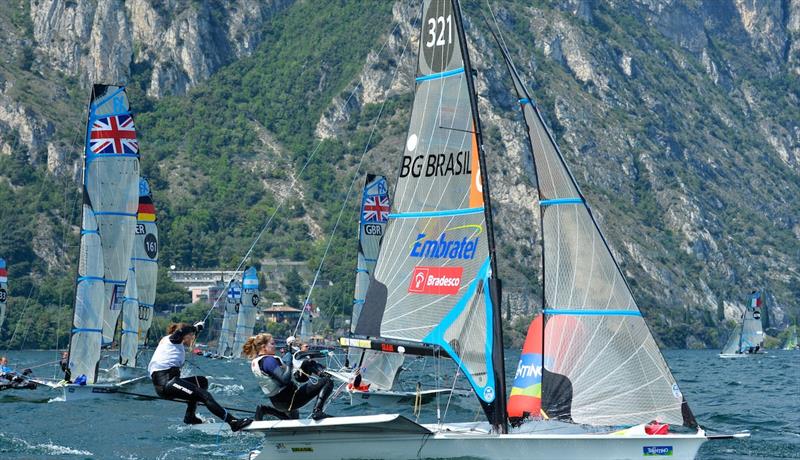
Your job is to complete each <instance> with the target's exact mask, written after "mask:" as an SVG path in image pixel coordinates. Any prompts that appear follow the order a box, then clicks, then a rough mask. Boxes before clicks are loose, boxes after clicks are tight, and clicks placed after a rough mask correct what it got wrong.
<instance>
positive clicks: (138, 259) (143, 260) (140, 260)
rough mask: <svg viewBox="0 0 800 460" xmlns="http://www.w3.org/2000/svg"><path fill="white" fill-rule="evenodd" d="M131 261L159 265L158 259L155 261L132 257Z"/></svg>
mask: <svg viewBox="0 0 800 460" xmlns="http://www.w3.org/2000/svg"><path fill="white" fill-rule="evenodd" d="M131 260H137V261H139V262H152V263H154V264H157V263H158V259H155V260H153V259H145V258H142V257H131Z"/></svg>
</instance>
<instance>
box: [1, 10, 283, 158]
mask: <svg viewBox="0 0 800 460" xmlns="http://www.w3.org/2000/svg"><path fill="white" fill-rule="evenodd" d="M291 4H292V0H268V1H261V0H237V1H231V2H222V3H221V4H220V6H221V8H219V7H217V6H213V7H212V5H210V4H209V3H206V2H193V1H188V0H168V1H152V0H130V1H123V0H103V1H95V0H31V1H30V3H29V4H25V3H24V2H19V3H18V4H13V3H12V4H8V5H5V7H3V8H5V10H6V11H7V12H8V14H9V15H13V16H12V17H13V18H15V19H16V22H17V23H16V24H15V23H14V21H13V20H12V21H7V20H8V19H9V17H7V18H6V21H0V30H2V31H3V35H5V36H7V37H8V38H9V39H8V40H4V41H3V44H4V45H5V48H6V49H7V50H8V51H9V57H12V56H13V57H14V58H16V59H17V60H18V61H19V62H21V63H22V64H23V65H22V67H23V68H24V69H25V70H29V71H32V73H33V76H30V75H27V76H24V77H23V76H21V75H18V74H15V73H14V72H2V73H0V127H3V128H5V129H4V131H6V132H15V133H16V136H15V139H13V140H9V139H0V153H5V154H9V153H10V152H11V150H12V149H17V148H20V147H24V148H26V149H27V150H28V153H29V155H30V157H31V161H32V162H34V163H38V162H39V161H42V160H46V161H47V164H48V167H49V168H50V170H51V171H53V172H54V171H60V170H62V169H64V168H66V169H70V170H72V169H74V162H75V161H77V159H76V158H75V157H74V156H72V160H73V162H72V164H70V165H68V166H66V165H64V164H62V163H60V161H61V158H60V156H59V155H58V154H55V155H50V154H47V156H46V157H44V155H45V153H44V151H45V150H47V151H54V152H58V151H60V152H63V151H64V150H65V149H69V148H70V146H68V145H64V144H63V143H59V142H58V141H57V138H58V137H59V136H58V135H57V133H56V126H55V124H54V120H52V119H51V118H52V116H53V115H52V114H44V113H41V112H42V111H41V110H40V108H39V107H31V106H28V107H25V106H23V105H22V104H21V103H20V102H19V100H18V99H21V97H20V94H19V93H20V92H24V91H25V90H24V89H23V90H19V89H16V90H15V85H17V84H18V83H22V84H23V85H26V86H27V85H28V84H27V82H20V81H19V80H18V78H19V77H22V78H25V79H32V80H34V81H36V82H37V83H42V84H45V83H46V82H47V81H56V80H58V79H63V78H65V77H66V78H67V79H72V80H74V82H76V83H77V85H79V86H80V87H81V88H86V87H88V86H89V85H90V84H92V83H96V82H104V83H124V84H128V83H130V82H131V81H132V80H133V79H134V78H136V79H138V80H140V81H143V82H144V86H145V87H146V93H147V95H148V96H151V97H153V98H161V97H163V96H165V95H180V94H185V93H186V91H188V90H189V89H190V88H192V87H194V86H196V85H198V84H199V83H201V82H203V81H204V80H206V79H207V78H208V77H210V76H211V75H212V74H213V73H214V72H215V71H217V70H218V69H220V68H221V67H223V66H225V65H228V64H230V63H231V62H234V61H236V60H237V59H240V58H242V57H245V56H248V55H250V54H251V53H252V52H253V51H254V50H255V49H256V47H258V45H259V44H260V43H261V41H262V39H263V37H262V31H263V26H264V23H265V22H266V21H268V20H270V18H271V17H272V16H273V15H275V14H278V13H280V11H282V10H283V9H284V8H286V7H288V6H289V5H291ZM44 91H45V92H46V93H50V94H47V96H49V97H53V98H56V97H58V96H59V95H57V94H52V92H53V90H52V89H44ZM80 99H81V100H85V96H84V97H81V98H80ZM72 110H73V111H75V110H76V108H75V107H72ZM77 110H80V108H78V109H77ZM71 115H73V116H74V117H75V118H79V117H80V115H79V113H74V112H73V113H72V114H71ZM49 118H50V119H49ZM55 121H56V122H61V123H64V120H55ZM3 137H6V136H3ZM61 156H63V155H61ZM40 157H43V158H40Z"/></svg>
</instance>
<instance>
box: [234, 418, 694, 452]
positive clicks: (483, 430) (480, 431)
mask: <svg viewBox="0 0 800 460" xmlns="http://www.w3.org/2000/svg"><path fill="white" fill-rule="evenodd" d="M245 431H247V432H250V433H263V434H264V435H265V437H266V440H265V442H264V444H263V447H262V449H261V450H260V451H259V452H254V453H253V455H252V456H251V458H253V459H259V460H264V459H283V458H292V459H298V460H303V459H314V458H322V457H324V458H327V459H357V458H360V459H364V458H381V459H403V460H405V459H423V458H425V459H432V458H438V459H449V458H459V457H469V458H480V459H495V460H502V459H508V460H518V459H519V458H520V455H521V453H524V452H535V453H536V456H537V458H569V459H576V460H581V459H586V460H589V459H597V458H614V459H627V458H631V459H634V458H635V459H641V458H642V457H644V456H669V457H671V458H682V459H691V458H694V457H695V455H696V454H697V451H698V449H699V448H700V446H701V445H702V444H703V442H705V441H706V436H705V433H703V432H702V431H699V432H697V433H691V434H669V435H661V436H651V435H638V434H633V435H631V434H626V435H620V434H611V433H596V434H595V433H585V432H584V433H563V434H562V433H553V432H544V431H538V432H536V431H533V432H525V433H523V432H514V433H510V434H506V435H499V434H494V433H491V432H489V431H488V425H486V424H485V423H454V424H444V425H420V424H417V423H415V422H413V421H411V420H409V419H407V418H405V417H403V416H401V415H397V414H386V415H370V416H360V417H336V418H330V419H325V420H321V421H319V422H314V421H312V420H296V421H280V422H275V421H262V422H253V424H252V425H250V426H249V427H247V428H245Z"/></svg>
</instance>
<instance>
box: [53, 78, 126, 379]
mask: <svg viewBox="0 0 800 460" xmlns="http://www.w3.org/2000/svg"><path fill="white" fill-rule="evenodd" d="M138 177H139V144H138V142H137V140H136V129H135V127H134V123H133V117H132V116H131V114H130V108H129V105H128V97H127V94H126V93H125V88H124V87H121V86H109V85H94V87H93V88H92V97H91V101H90V103H89V118H88V122H87V128H86V141H85V149H84V165H83V220H82V224H81V248H80V261H79V264H78V286H77V290H76V294H75V312H74V316H73V327H72V335H71V337H70V357H69V368H70V372H71V375H72V377H73V378H77V377H79V376H80V375H85V376H86V379H87V381H88V382H89V383H93V382H94V381H95V380H96V370H97V366H98V363H99V360H100V347H101V345H102V343H103V338H104V337H107V340H106V341H107V342H108V343H110V342H111V341H112V339H113V334H114V327H115V325H116V317H117V315H118V313H119V311H118V310H116V311H115V312H114V315H109V317H108V318H104V315H105V314H106V312H108V311H110V308H109V307H110V306H111V305H112V302H111V300H112V298H113V297H118V300H119V301H120V302H116V303H115V305H116V304H117V303H118V304H119V306H121V300H122V297H123V292H122V291H121V290H120V291H119V295H118V296H115V295H114V294H115V293H116V291H117V289H116V288H118V287H121V286H124V284H125V281H126V280H127V275H128V268H129V267H130V258H131V244H130V243H131V242H132V241H133V231H134V225H135V224H134V222H135V217H136V214H135V211H136V181H137V179H138ZM126 241H127V242H128V243H126ZM111 316H113V319H112V318H111Z"/></svg>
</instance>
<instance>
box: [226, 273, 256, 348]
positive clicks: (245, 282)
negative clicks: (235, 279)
mask: <svg viewBox="0 0 800 460" xmlns="http://www.w3.org/2000/svg"><path fill="white" fill-rule="evenodd" d="M241 302H242V303H241V305H240V306H239V316H238V318H237V320H236V334H235V338H234V340H233V357H234V358H240V357H241V356H242V346H244V343H245V342H246V341H247V339H248V338H249V337H250V336H251V335H253V328H254V327H255V325H256V308H257V307H258V304H259V302H260V297H259V293H258V271H256V268H255V267H250V268H248V269H247V270H245V271H244V274H243V275H242V301H241Z"/></svg>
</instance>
